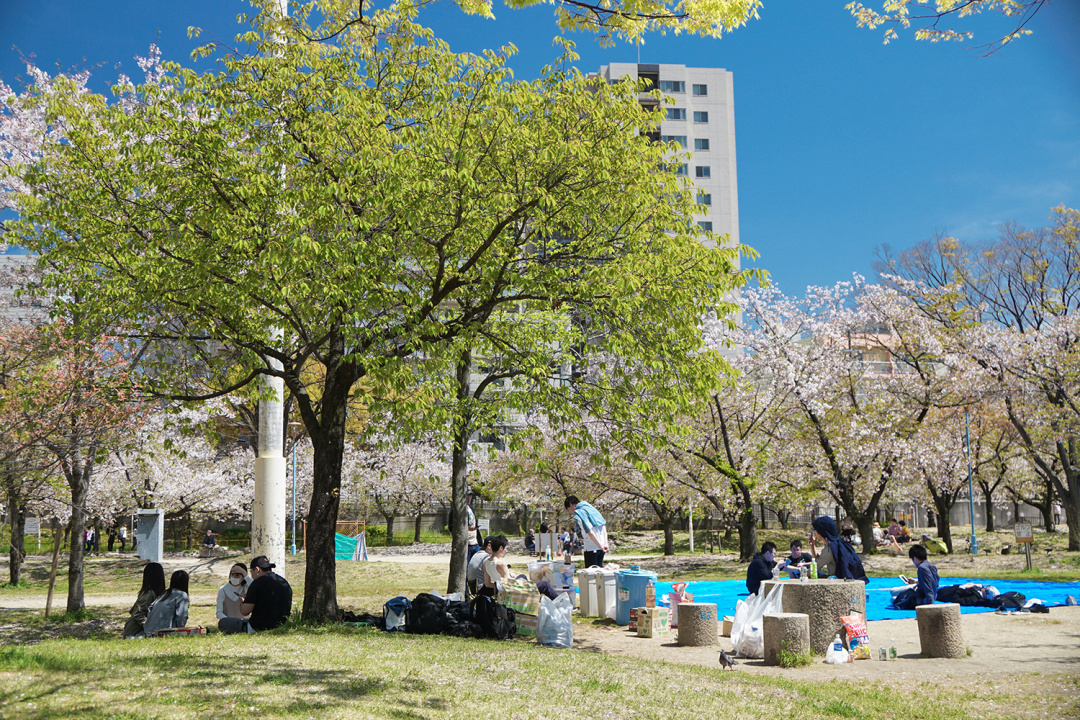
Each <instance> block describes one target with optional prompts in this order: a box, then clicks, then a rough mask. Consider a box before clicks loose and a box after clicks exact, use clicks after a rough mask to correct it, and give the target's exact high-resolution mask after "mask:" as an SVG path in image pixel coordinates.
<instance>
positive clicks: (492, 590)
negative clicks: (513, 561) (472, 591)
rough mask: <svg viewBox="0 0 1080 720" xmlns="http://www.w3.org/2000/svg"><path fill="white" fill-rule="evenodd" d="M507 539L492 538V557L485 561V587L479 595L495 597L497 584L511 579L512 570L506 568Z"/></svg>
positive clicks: (501, 536)
mask: <svg viewBox="0 0 1080 720" xmlns="http://www.w3.org/2000/svg"><path fill="white" fill-rule="evenodd" d="M505 557H506V537H505V536H503V535H496V536H495V537H493V538H491V555H490V556H489V557H488V559H487V560H485V561H484V587H482V588H480V591H479V592H478V593H477V594H478V595H487V596H488V597H495V594H496V587H495V583H497V582H499V581H500V580H506V579H508V578H509V577H510V569H509V568H508V567H507V566H506V561H505V560H504V559H503V558H505Z"/></svg>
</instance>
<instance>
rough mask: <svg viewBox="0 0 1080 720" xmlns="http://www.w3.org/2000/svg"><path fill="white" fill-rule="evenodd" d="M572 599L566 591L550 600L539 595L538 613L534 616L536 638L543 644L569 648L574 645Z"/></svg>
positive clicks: (545, 596)
mask: <svg viewBox="0 0 1080 720" xmlns="http://www.w3.org/2000/svg"><path fill="white" fill-rule="evenodd" d="M573 614H574V601H573V600H571V599H570V596H569V595H567V594H566V593H559V597H558V598H556V599H555V600H552V599H551V598H549V597H548V596H547V595H542V596H541V597H540V614H539V616H538V617H537V618H536V640H537V642H539V643H541V644H543V645H551V646H552V647H561V648H570V647H573V646H574V621H573Z"/></svg>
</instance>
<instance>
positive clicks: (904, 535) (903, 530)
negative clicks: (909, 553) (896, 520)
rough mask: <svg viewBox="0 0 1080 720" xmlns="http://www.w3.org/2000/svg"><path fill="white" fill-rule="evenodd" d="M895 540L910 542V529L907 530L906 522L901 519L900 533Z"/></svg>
mask: <svg viewBox="0 0 1080 720" xmlns="http://www.w3.org/2000/svg"><path fill="white" fill-rule="evenodd" d="M896 542H898V543H909V542H911V531H910V530H908V526H907V523H906V522H904V521H903V520H901V521H900V535H898V536H897V538H896Z"/></svg>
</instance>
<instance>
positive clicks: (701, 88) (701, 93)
mask: <svg viewBox="0 0 1080 720" xmlns="http://www.w3.org/2000/svg"><path fill="white" fill-rule="evenodd" d="M708 94H709V86H708V85H694V95H696V96H698V97H705V96H706V95H708Z"/></svg>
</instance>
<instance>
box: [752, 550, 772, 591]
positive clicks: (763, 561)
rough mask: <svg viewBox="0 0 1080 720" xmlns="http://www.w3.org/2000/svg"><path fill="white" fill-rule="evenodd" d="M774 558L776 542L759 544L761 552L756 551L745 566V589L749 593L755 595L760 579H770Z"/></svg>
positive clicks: (759, 585)
mask: <svg viewBox="0 0 1080 720" xmlns="http://www.w3.org/2000/svg"><path fill="white" fill-rule="evenodd" d="M775 558H776V543H771V542H767V543H765V544H763V545H762V546H761V552H759V553H756V554H755V555H754V559H753V560H751V561H750V566H749V567H748V568H746V589H747V590H749V591H750V594H751V595H757V591H758V590H759V589H760V588H761V581H762V580H772V576H773V572H772V571H773V567H775V566H776V560H775Z"/></svg>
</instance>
